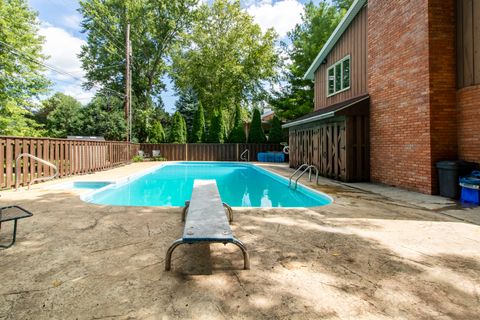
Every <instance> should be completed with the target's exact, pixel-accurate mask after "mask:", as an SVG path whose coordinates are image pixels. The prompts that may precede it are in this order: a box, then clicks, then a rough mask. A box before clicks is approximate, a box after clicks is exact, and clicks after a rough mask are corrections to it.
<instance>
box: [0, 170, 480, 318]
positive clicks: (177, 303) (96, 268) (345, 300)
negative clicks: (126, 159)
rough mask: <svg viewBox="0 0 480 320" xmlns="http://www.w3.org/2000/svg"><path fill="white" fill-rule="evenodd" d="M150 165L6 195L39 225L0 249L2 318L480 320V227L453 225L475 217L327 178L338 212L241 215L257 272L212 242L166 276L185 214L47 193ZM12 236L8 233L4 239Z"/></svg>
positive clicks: (237, 212) (181, 252)
mask: <svg viewBox="0 0 480 320" xmlns="http://www.w3.org/2000/svg"><path fill="white" fill-rule="evenodd" d="M154 165H158V163H137V164H132V165H129V166H125V167H121V168H116V169H113V170H109V171H104V172H99V173H95V174H92V175H85V176H80V177H73V178H69V179H62V180H58V181H54V182H49V183H43V184H39V185H37V186H35V187H34V188H32V190H30V191H26V190H23V191H18V192H14V191H4V192H1V193H0V204H1V205H11V204H17V205H21V206H23V207H25V208H26V209H28V210H31V211H32V212H33V213H34V216H33V217H31V218H28V219H24V220H20V221H19V230H18V237H17V243H16V244H15V246H13V247H12V248H10V249H7V250H0V279H1V280H0V281H1V285H0V319H392V318H395V319H478V318H480V226H478V225H475V224H472V223H468V222H466V221H465V220H466V219H463V220H461V219H457V218H455V217H454V216H453V214H452V211H459V212H462V211H464V210H465V211H468V216H469V217H470V218H469V219H470V220H472V221H473V222H475V221H474V220H475V218H476V216H477V215H478V216H480V209H478V208H468V209H462V208H461V207H460V206H459V205H458V204H456V203H453V202H448V201H447V202H445V203H443V204H442V203H440V204H439V201H440V200H441V199H438V198H437V197H429V196H424V195H419V194H414V193H408V194H406V193H403V192H402V191H399V192H395V190H390V189H389V188H388V187H382V186H374V185H373V186H370V185H365V186H362V187H361V186H355V185H345V184H341V183H337V182H334V181H331V180H328V179H320V184H319V185H318V186H315V188H316V189H318V190H320V191H323V192H325V193H327V194H330V195H332V196H333V197H334V198H335V202H334V203H333V204H330V205H327V206H323V207H317V208H312V209H306V208H299V209H255V208H253V209H245V208H242V209H234V218H235V219H234V222H233V224H232V229H233V231H234V233H235V235H236V236H237V237H238V238H239V239H241V240H242V241H243V242H244V243H245V244H246V246H247V247H248V248H249V251H250V256H251V270H242V265H243V260H242V255H241V252H240V251H239V250H238V248H236V247H235V246H233V245H227V246H224V245H222V244H214V245H210V246H209V245H186V246H181V247H179V248H178V249H177V250H176V251H175V253H174V256H173V263H172V265H173V269H172V271H171V272H165V271H164V258H165V252H166V250H167V248H168V246H169V245H170V243H171V242H172V241H173V240H175V239H176V238H178V237H180V236H181V234H182V231H183V230H182V223H181V221H180V214H181V209H180V208H156V207H114V206H101V205H93V204H89V203H85V202H83V201H82V200H80V198H79V192H74V191H67V190H58V189H57V190H54V189H50V188H49V187H48V186H49V185H52V184H55V183H58V182H63V181H69V180H75V181H77V180H90V181H102V180H103V181H110V180H116V179H120V178H124V177H125V176H128V175H130V174H133V173H135V172H138V171H140V170H144V169H147V168H149V167H151V166H154ZM263 166H264V167H266V168H268V169H269V170H272V171H274V172H277V173H280V174H283V175H285V176H288V175H289V174H291V172H292V170H291V169H289V168H287V167H285V166H281V165H263ZM304 182H305V184H307V185H309V186H313V184H312V183H308V182H306V181H304ZM360 187H361V188H360ZM367 188H373V189H375V190H367ZM397 191H398V190H397ZM422 203H423V204H424V205H419V204H422ZM431 203H433V204H435V203H436V205H431ZM443 213H445V214H447V215H445V214H443ZM471 217H473V218H471ZM10 232H11V224H7V223H4V224H3V225H2V228H1V231H0V242H7V241H8V240H9V237H10Z"/></svg>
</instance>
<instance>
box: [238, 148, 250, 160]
mask: <svg viewBox="0 0 480 320" xmlns="http://www.w3.org/2000/svg"><path fill="white" fill-rule="evenodd" d="M240 160H241V161H246V162H250V150H248V149H245V150H244V151H243V152H242V154H241V155H240Z"/></svg>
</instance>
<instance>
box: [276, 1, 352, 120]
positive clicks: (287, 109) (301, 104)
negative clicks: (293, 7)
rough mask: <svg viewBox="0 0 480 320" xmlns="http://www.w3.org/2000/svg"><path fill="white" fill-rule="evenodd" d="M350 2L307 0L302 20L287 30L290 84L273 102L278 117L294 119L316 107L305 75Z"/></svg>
mask: <svg viewBox="0 0 480 320" xmlns="http://www.w3.org/2000/svg"><path fill="white" fill-rule="evenodd" d="M348 1H349V2H351V0H347V1H336V3H338V6H339V8H340V9H338V8H336V7H335V6H332V5H330V4H329V3H328V2H326V1H322V2H320V4H319V5H318V6H315V5H314V4H313V3H312V2H310V3H307V4H306V5H305V12H304V14H303V15H302V23H300V24H297V25H296V26H295V28H294V29H293V30H292V31H290V32H289V33H288V38H289V39H290V41H291V44H292V46H291V49H290V47H289V46H287V45H286V44H284V48H285V51H286V52H287V54H288V56H289V58H290V60H291V61H292V63H291V64H290V65H289V66H288V68H287V70H286V72H285V74H284V81H286V82H287V84H286V85H285V86H284V87H283V88H282V90H281V91H278V92H275V93H274V94H273V97H272V99H271V101H270V103H271V104H272V106H273V107H274V108H275V111H276V113H277V115H278V116H279V117H281V118H284V119H295V118H298V117H300V116H302V115H304V114H306V113H308V112H310V111H312V110H313V86H314V84H313V83H312V81H310V80H304V79H303V76H304V75H305V72H306V71H307V70H308V68H309V67H310V65H311V63H312V62H313V61H314V60H315V57H316V56H317V54H318V52H319V51H320V50H321V48H322V47H323V45H324V44H325V42H326V41H327V39H328V38H329V37H330V35H331V33H332V32H333V30H334V29H335V27H336V26H337V24H338V22H339V21H340V19H341V18H342V15H343V13H344V12H345V10H343V9H341V6H344V5H346V3H347V2H348ZM340 2H342V3H340Z"/></svg>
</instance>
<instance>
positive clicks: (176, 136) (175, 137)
mask: <svg viewBox="0 0 480 320" xmlns="http://www.w3.org/2000/svg"><path fill="white" fill-rule="evenodd" d="M182 118H183V117H182V115H181V114H180V112H178V111H177V112H175V114H174V115H173V118H172V126H171V128H170V138H169V141H170V142H171V143H185V142H186V141H185V140H184V138H185V134H184V132H183V130H184V126H183V121H184V120H182Z"/></svg>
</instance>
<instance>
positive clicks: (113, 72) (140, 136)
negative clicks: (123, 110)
mask: <svg viewBox="0 0 480 320" xmlns="http://www.w3.org/2000/svg"><path fill="white" fill-rule="evenodd" d="M197 1H198V0H175V1H172V0H142V1H138V0H80V1H79V5H80V8H79V11H80V13H81V14H82V16H83V20H82V27H83V31H84V32H85V34H86V35H87V44H86V45H84V46H83V47H82V50H81V53H80V59H81V61H82V67H83V69H84V70H85V72H86V78H87V82H86V85H85V86H86V87H87V88H91V87H92V86H93V85H94V84H99V85H101V86H103V87H105V88H109V89H112V90H115V91H117V92H120V93H122V92H123V91H124V86H125V77H124V72H125V49H124V48H125V31H126V24H127V22H130V24H131V34H130V39H131V42H132V51H133V57H132V69H133V77H132V94H133V98H132V105H133V106H132V107H133V110H134V112H133V123H134V125H133V135H134V136H135V139H136V140H137V141H139V142H144V141H146V140H147V139H148V133H149V125H150V123H153V118H154V116H153V114H155V113H156V110H155V103H154V101H157V100H159V99H160V93H161V92H162V91H163V90H164V87H165V85H164V83H163V82H162V79H163V76H164V75H165V73H166V72H167V61H168V57H169V55H170V52H171V50H172V47H173V46H174V45H175V44H176V43H178V40H179V36H180V34H181V33H182V32H184V31H185V30H187V29H188V28H189V26H190V23H191V20H192V19H193V18H194V15H193V14H192V10H193V8H194V7H195V5H196V4H197Z"/></svg>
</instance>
